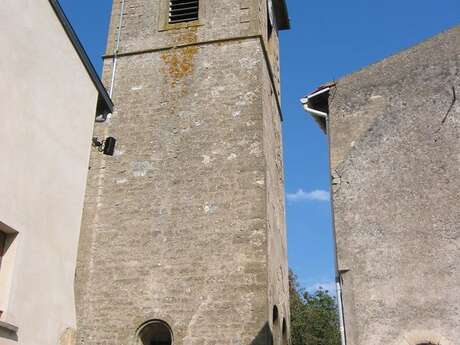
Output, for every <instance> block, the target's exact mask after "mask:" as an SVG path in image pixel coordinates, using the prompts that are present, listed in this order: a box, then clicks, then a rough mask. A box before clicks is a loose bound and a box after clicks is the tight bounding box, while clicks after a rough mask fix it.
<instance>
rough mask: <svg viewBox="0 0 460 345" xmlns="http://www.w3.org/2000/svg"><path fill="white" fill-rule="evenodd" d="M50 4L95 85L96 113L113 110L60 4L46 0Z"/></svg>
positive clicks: (52, 0) (56, 1) (110, 101)
mask: <svg viewBox="0 0 460 345" xmlns="http://www.w3.org/2000/svg"><path fill="white" fill-rule="evenodd" d="M48 1H49V3H50V4H51V6H52V7H53V10H54V13H56V16H57V17H58V19H59V21H60V22H61V24H62V26H63V28H64V30H65V32H66V34H67V37H69V39H70V41H71V42H72V45H73V46H74V48H75V50H76V52H77V54H78V56H79V57H80V60H81V62H82V63H83V65H84V66H85V68H86V71H87V72H88V74H89V76H90V78H91V80H92V82H93V84H94V86H95V87H96V89H97V91H98V92H99V97H98V100H97V113H98V114H101V113H105V114H107V113H111V112H112V111H113V102H112V100H111V99H110V96H109V94H108V93H107V90H106V89H105V87H104V85H103V84H102V81H101V79H100V78H99V76H98V74H97V73H96V70H95V69H94V66H93V64H92V63H91V61H90V59H89V57H88V54H86V51H85V49H84V48H83V45H82V44H81V42H80V40H79V39H78V36H77V34H76V33H75V31H74V29H73V28H72V25H71V24H70V22H69V20H68V19H67V17H66V15H65V13H64V11H63V9H62V7H61V5H59V1H58V0H48Z"/></svg>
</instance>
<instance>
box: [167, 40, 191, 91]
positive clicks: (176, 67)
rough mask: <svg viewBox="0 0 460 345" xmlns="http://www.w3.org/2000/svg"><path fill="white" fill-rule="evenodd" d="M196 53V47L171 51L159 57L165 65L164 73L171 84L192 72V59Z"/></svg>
mask: <svg viewBox="0 0 460 345" xmlns="http://www.w3.org/2000/svg"><path fill="white" fill-rule="evenodd" d="M197 52H198V48H197V47H186V48H181V49H172V50H170V51H168V52H165V53H163V54H162V55H161V59H162V60H163V62H164V63H165V65H166V66H165V72H166V73H167V74H168V75H169V76H170V77H171V79H172V84H173V85H175V84H176V83H177V81H179V80H180V79H182V78H184V77H185V76H187V75H189V74H191V73H192V71H193V58H194V57H195V55H196V53H197Z"/></svg>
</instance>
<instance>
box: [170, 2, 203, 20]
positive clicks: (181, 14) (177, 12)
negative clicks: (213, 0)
mask: <svg viewBox="0 0 460 345" xmlns="http://www.w3.org/2000/svg"><path fill="white" fill-rule="evenodd" d="M199 9H200V2H199V0H171V1H170V2H169V23H170V24H175V23H183V22H191V21H194V20H198V15H199Z"/></svg>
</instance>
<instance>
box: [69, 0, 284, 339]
mask: <svg viewBox="0 0 460 345" xmlns="http://www.w3.org/2000/svg"><path fill="white" fill-rule="evenodd" d="M202 3H203V4H204V6H205V15H204V17H203V18H202V19H200V25H198V26H192V27H189V28H185V27H184V28H178V29H177V30H166V31H162V30H159V29H158V26H157V24H159V21H160V19H158V21H157V19H156V18H158V15H160V14H158V13H157V12H158V11H160V7H161V3H160V1H145V0H144V1H141V0H127V1H126V10H125V19H124V22H123V26H122V34H121V48H120V53H121V56H120V57H119V59H118V62H117V66H118V67H117V70H116V78H115V85H114V86H115V87H114V95H113V99H114V103H115V112H114V114H113V116H112V117H111V118H110V119H109V120H108V121H107V122H105V123H102V124H96V126H95V132H94V135H95V136H98V137H100V138H103V137H106V136H109V135H110V136H114V137H116V138H117V140H118V143H117V150H116V153H115V156H114V157H107V156H103V155H102V154H100V153H99V152H97V151H96V150H94V151H93V152H92V157H91V162H90V172H89V178H88V186H87V194H86V202H85V210H84V215H83V225H82V234H81V239H80V252H79V261H78V268H77V277H76V279H77V285H76V295H77V316H78V334H77V343H78V344H98V345H99V344H120V345H130V344H136V341H137V340H136V337H135V334H136V330H137V328H138V327H139V326H140V325H141V324H142V323H143V322H145V321H147V320H152V319H161V320H164V321H166V322H167V323H168V324H169V325H170V326H171V328H172V331H173V334H174V344H175V345H182V344H184V345H195V344H196V345H198V344H199V345H213V344H229V345H231V344H234V345H240V344H248V345H249V344H251V345H262V344H268V343H269V342H270V333H271V329H272V328H273V325H271V323H270V320H271V317H272V316H271V312H272V308H273V305H275V304H276V305H278V308H279V310H280V316H281V317H283V318H286V320H287V322H289V318H288V313H289V310H288V306H287V301H288V296H287V259H286V239H285V229H284V197H283V195H284V192H283V173H282V163H281V162H282V160H281V149H280V145H281V134H280V131H281V128H280V114H279V112H278V107H277V102H276V101H275V99H274V97H273V92H272V91H271V90H272V88H273V85H272V79H271V78H270V73H269V72H268V65H267V60H266V57H267V55H266V54H265V53H264V49H263V45H262V43H263V39H262V37H261V36H260V37H259V36H257V35H255V36H253V35H252V31H251V32H250V30H251V29H250V28H252V27H254V28H257V25H258V24H257V20H256V19H255V18H257V16H256V15H255V13H257V8H258V7H257V6H256V4H257V5H258V2H257V3H256V1H241V2H240V3H238V2H237V3H235V2H233V1H222V2H219V6H216V3H215V2H212V1H203V2H202ZM119 5H120V2H114V11H113V17H112V28H111V34H110V38H109V45H108V50H107V51H108V53H109V54H110V52H111V51H112V50H113V42H114V37H115V36H114V35H115V30H114V26H116V25H118V13H119V12H118V13H117V11H118V10H119ZM160 12H161V11H160ZM251 13H252V14H253V15H250V14H251ZM245 16H246V17H245ZM242 18H246V19H244V20H243V19H242ZM230 23H233V25H231V24H230ZM235 23H236V24H235ZM241 35H244V36H245V37H240V36H241ZM238 37H239V38H238ZM214 40H217V41H214ZM272 49H274V48H272ZM112 66H113V64H112V59H111V57H107V59H106V60H105V66H104V79H105V82H106V85H109V83H110V80H109V79H110V76H111V74H112ZM280 322H282V320H281V321H280ZM277 327H279V328H280V327H282V325H281V324H280V325H278V326H277ZM280 341H281V339H279V340H278V342H277V343H276V344H280Z"/></svg>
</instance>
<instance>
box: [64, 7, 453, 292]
mask: <svg viewBox="0 0 460 345" xmlns="http://www.w3.org/2000/svg"><path fill="white" fill-rule="evenodd" d="M116 1H118V0H116ZM128 1H129V0H128ZM213 1H216V2H217V1H218V0H213ZM60 2H61V4H62V6H63V8H64V10H65V12H66V14H67V16H68V17H69V19H70V21H71V22H72V24H73V26H74V28H75V30H76V31H77V33H78V35H79V37H80V39H81V41H82V43H83V45H84V46H85V48H86V50H87V52H88V54H89V55H90V58H91V60H92V61H93V64H94V65H95V67H96V69H97V70H98V71H100V69H101V58H100V57H101V55H102V54H103V53H104V50H105V41H106V35H107V27H108V22H109V15H110V8H111V3H112V1H111V0H97V1H95V0H78V1H75V0H60ZM287 4H288V8H289V13H290V17H291V25H292V29H291V30H290V31H285V32H282V33H281V64H282V65H281V71H282V100H283V113H284V124H283V138H284V140H283V141H284V162H285V175H286V193H287V202H286V206H287V208H286V215H287V229H288V248H289V265H290V266H291V268H293V269H294V271H295V272H296V273H297V275H298V276H299V281H300V282H301V284H302V286H304V287H306V288H307V289H309V290H312V289H313V288H315V287H318V286H319V285H323V286H325V287H326V288H328V287H330V286H331V284H332V283H333V281H334V254H333V239H332V229H331V210H330V203H329V198H328V192H329V172H328V153H327V140H326V137H325V135H324V134H323V133H322V132H321V131H320V130H319V128H318V127H317V126H316V124H315V123H314V121H312V119H310V118H309V116H308V115H307V114H306V113H305V112H304V111H303V110H302V108H301V106H300V103H299V99H300V98H301V97H302V96H303V95H304V94H306V93H307V92H309V91H311V90H313V89H315V88H316V87H317V86H319V85H320V84H322V83H324V82H326V81H330V80H335V79H339V78H340V77H341V76H343V75H346V74H349V73H352V72H354V71H356V70H358V69H361V68H363V67H365V66H367V65H369V64H371V63H374V62H376V61H379V60H380V59H382V58H385V57H387V56H389V55H392V54H394V53H396V52H399V51H401V50H403V49H405V48H408V47H410V46H412V45H414V44H416V43H418V42H421V41H423V40H424V39H426V38H428V37H430V36H433V35H435V34H437V33H439V32H441V31H443V30H446V29H448V28H450V27H452V26H455V25H458V24H460V1H459V0H384V1H382V0H348V1H344V0H329V1H313V0H311V1H310V0H287Z"/></svg>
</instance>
